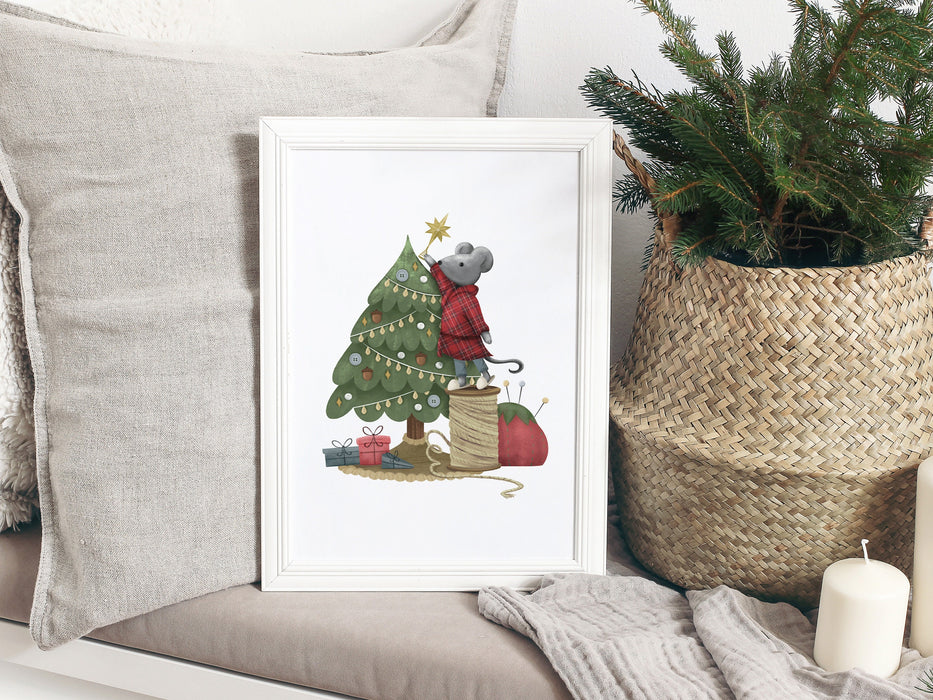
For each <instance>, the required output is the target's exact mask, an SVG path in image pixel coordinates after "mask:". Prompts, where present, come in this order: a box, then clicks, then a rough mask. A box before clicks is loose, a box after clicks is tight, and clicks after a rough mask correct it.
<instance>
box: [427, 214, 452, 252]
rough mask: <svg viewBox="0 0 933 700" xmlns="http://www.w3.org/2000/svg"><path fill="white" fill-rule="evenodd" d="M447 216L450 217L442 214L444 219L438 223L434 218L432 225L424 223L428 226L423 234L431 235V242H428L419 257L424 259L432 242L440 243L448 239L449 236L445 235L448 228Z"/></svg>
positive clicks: (428, 222)
mask: <svg viewBox="0 0 933 700" xmlns="http://www.w3.org/2000/svg"><path fill="white" fill-rule="evenodd" d="M448 216H450V214H444V218H443V219H441V220H440V221H438V220H437V217H436V216H435V217H434V222H433V223H432V222H430V221H425V222H424V223H426V224H427V225H428V230H427V231H425V233H430V234H431V240H429V241H428V245H427V247H426V248H425V249H424V250H423V251H421V257H424V256H425V255H426V254H427V252H428V248H430V247H431V244H432V243H434V241H442V240H444V239H445V238H450V234H449V233H447V230H448V229H449V228H450V226H448V225H447V217H448Z"/></svg>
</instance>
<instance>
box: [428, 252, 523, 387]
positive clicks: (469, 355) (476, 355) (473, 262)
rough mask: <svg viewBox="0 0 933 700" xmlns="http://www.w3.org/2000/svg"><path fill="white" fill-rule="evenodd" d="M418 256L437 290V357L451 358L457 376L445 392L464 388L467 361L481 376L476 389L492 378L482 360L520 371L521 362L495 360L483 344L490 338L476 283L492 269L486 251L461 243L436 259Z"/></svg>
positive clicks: (489, 257)
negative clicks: (444, 255) (439, 326)
mask: <svg viewBox="0 0 933 700" xmlns="http://www.w3.org/2000/svg"><path fill="white" fill-rule="evenodd" d="M422 257H423V258H424V261H425V262H426V263H427V264H428V266H429V267H430V268H431V274H432V275H433V276H434V279H435V280H436V281H437V286H438V287H439V288H440V291H441V308H442V311H441V333H440V337H439V338H438V339H437V354H438V355H446V356H447V357H450V358H452V359H453V361H454V372H455V373H456V375H457V377H456V379H451V380H450V383H449V384H448V385H447V389H448V390H450V391H454V390H456V389H462V388H463V387H465V386H466V372H467V369H466V368H467V362H470V361H472V362H473V364H474V365H476V369H477V370H479V373H480V375H481V376H480V378H479V380H478V381H477V382H476V388H477V389H485V388H486V387H487V386H489V384H490V383H491V382H492V380H493V379H495V377H493V376H491V375H490V374H489V369H488V367H487V366H486V360H488V361H489V362H492V363H494V364H509V363H515V364H516V365H517V369H510V370H509V372H511V373H512V374H515V373H517V372H521V371H522V369H523V368H524V366H525V363H523V362H522V361H521V360H517V359H509V360H495V359H493V358H492V356H491V355H490V353H489V351H488V350H487V349H486V346H485V345H484V344H483V343H484V342H485V343H487V344H491V343H492V336H491V335H490V334H489V326H488V325H486V321H485V319H484V318H483V311H482V309H481V308H480V305H479V300H478V299H477V298H476V293H477V292H478V291H479V288H478V287H477V286H476V282H477V281H478V280H479V278H480V275H482V274H483V273H484V272H489V271H490V270H491V269H492V262H493V259H492V252H490V250H489V248H484V247H483V246H478V247H476V248H474V247H473V244H472V243H466V242H464V243H459V244H458V245H457V247H456V248H455V249H454V254H453V255H448V256H447V257H445V258H441V259H440V260H435V259H434V258H432V257H431V256H430V255H428V254H427V253H425V254H424V255H423V256H422Z"/></svg>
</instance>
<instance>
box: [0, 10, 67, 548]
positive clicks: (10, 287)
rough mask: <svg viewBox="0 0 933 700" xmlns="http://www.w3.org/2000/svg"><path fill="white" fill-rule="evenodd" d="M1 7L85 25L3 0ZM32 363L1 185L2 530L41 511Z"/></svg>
mask: <svg viewBox="0 0 933 700" xmlns="http://www.w3.org/2000/svg"><path fill="white" fill-rule="evenodd" d="M0 13H3V14H9V15H14V16H18V17H28V18H31V19H38V20H42V21H46V22H54V23H56V24H62V25H65V26H71V27H75V28H80V26H79V25H77V24H73V23H72V22H69V21H68V20H64V19H59V18H58V17H52V16H51V15H46V14H43V13H41V12H37V11H35V10H32V9H30V8H28V7H21V6H19V5H11V4H9V3H6V2H3V1H2V0H0ZM33 389H34V385H33V377H32V367H31V366H30V364H29V350H28V348H27V346H26V326H25V322H24V321H23V300H22V297H21V294H20V285H19V217H18V216H17V214H16V212H15V211H14V210H13V207H11V206H10V203H9V201H8V200H7V198H6V194H5V193H4V192H3V188H2V187H0V532H3V531H4V530H7V529H9V528H12V529H14V530H16V529H17V527H18V526H19V525H22V524H23V523H28V522H30V521H31V520H32V519H33V518H34V517H35V516H36V514H37V513H38V512H39V486H38V484H37V483H36V440H35V426H34V425H33V414H32V395H33Z"/></svg>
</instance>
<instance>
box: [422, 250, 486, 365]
mask: <svg viewBox="0 0 933 700" xmlns="http://www.w3.org/2000/svg"><path fill="white" fill-rule="evenodd" d="M431 274H432V275H434V279H435V280H437V286H438V287H440V290H441V307H442V309H443V311H442V312H441V335H440V337H439V338H438V339H437V354H438V355H446V356H447V357H452V358H454V359H457V360H475V359H476V358H477V357H491V356H492V355H491V353H490V352H489V351H488V350H487V349H486V346H485V345H483V340H482V338H480V335H481V334H482V333H485V332H486V331H488V330H489V326H487V325H486V321H485V319H484V318H483V311H482V309H480V307H479V301H477V299H476V293H477V292H478V291H479V288H478V287H477V286H476V285H475V284H468V285H467V286H465V287H458V286H457V285H455V284H454V283H453V282H451V281H450V280H449V279H447V275H445V274H444V273H443V272H442V271H441V266H440V264H439V263H435V264H434V265H432V266H431Z"/></svg>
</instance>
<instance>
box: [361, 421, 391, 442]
mask: <svg viewBox="0 0 933 700" xmlns="http://www.w3.org/2000/svg"><path fill="white" fill-rule="evenodd" d="M381 432H382V426H381V425H380V426H378V427H377V428H376V429H375V430H373V429H372V428H370V427H369V426H368V425H364V426H363V435H364V437H361V438H357V440H356V442H357V444H358V445H360V446H361V447H373V446H379V445H384V444H385V443H387V442H391V438H390V437H389V436H388V435H382V436H380V435H379V433H381ZM367 437H368V438H369V440H367V439H366V438H367Z"/></svg>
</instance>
